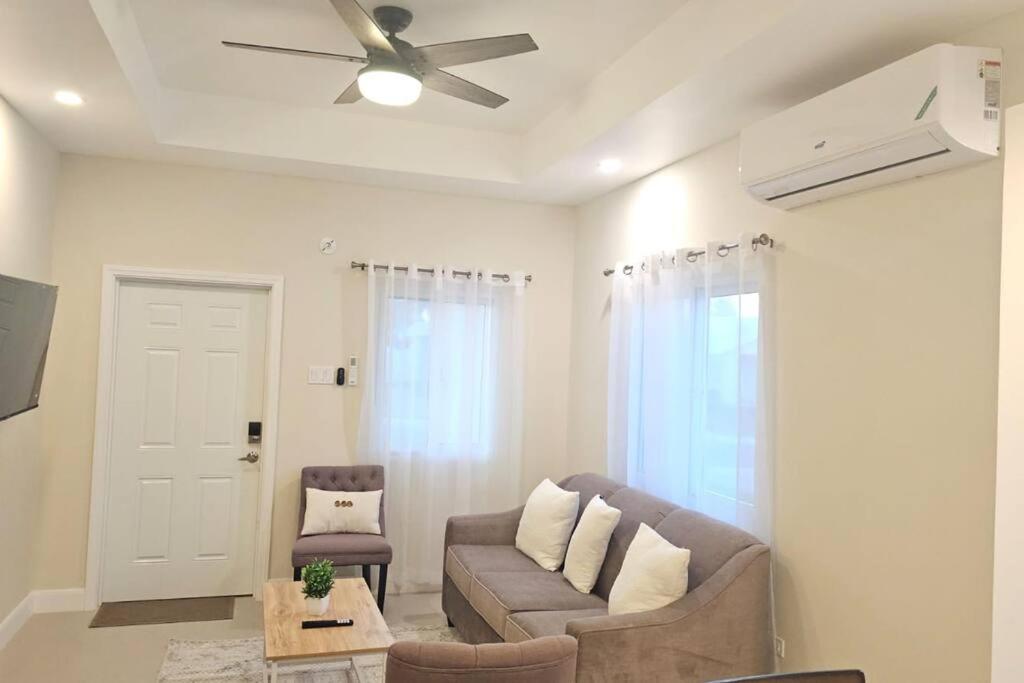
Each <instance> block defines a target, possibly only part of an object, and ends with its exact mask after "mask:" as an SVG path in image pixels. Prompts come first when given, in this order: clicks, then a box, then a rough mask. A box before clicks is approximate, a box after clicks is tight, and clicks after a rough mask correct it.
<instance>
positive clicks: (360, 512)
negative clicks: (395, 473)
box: [302, 488, 384, 536]
mask: <svg viewBox="0 0 1024 683" xmlns="http://www.w3.org/2000/svg"><path fill="white" fill-rule="evenodd" d="M382 495H384V492H383V491H324V490H322V489H310V488H307V489H306V517H305V519H304V520H303V521H302V535H303V536H310V535H312V534H340V533H347V534H380V497H381V496H382Z"/></svg>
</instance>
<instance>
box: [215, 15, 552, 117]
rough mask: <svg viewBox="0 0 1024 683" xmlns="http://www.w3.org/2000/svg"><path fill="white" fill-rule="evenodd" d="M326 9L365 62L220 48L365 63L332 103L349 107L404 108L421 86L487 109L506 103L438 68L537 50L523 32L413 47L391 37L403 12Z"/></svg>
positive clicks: (282, 50) (404, 19)
mask: <svg viewBox="0 0 1024 683" xmlns="http://www.w3.org/2000/svg"><path fill="white" fill-rule="evenodd" d="M331 4H332V5H334V9H335V10H336V11H337V12H338V14H339V15H340V16H341V19H342V21H344V22H345V25H346V26H348V29H349V30H350V31H351V32H352V34H353V35H354V36H355V37H356V39H357V40H358V41H359V42H360V44H362V46H363V47H364V48H365V49H366V56H365V57H354V56H351V55H339V54H335V53H333V52H317V51H314V50H299V49H294V48H289V47H275V46H272V45H254V44H252V43H236V42H232V41H227V40H224V41H221V44H223V45H225V46H226V47H235V48H241V49H244V50H259V51H261V52H276V53H279V54H286V55H297V56H300V57H314V58H317V59H333V60H336V61H341V62H352V63H355V64H366V66H365V67H364V68H363V69H361V70H360V71H359V75H358V77H357V78H356V80H355V81H353V82H352V84H351V85H349V86H348V87H347V88H345V91H344V92H343V93H341V95H339V96H338V99H336V100H334V103H335V104H352V103H353V102H358V101H359V100H360V99H361V98H363V97H365V98H366V99H368V100H370V101H372V102H377V103H378V104H386V105H391V106H405V105H409V104H412V103H413V102H415V101H416V100H417V99H419V96H420V91H421V89H422V88H423V87H424V86H426V87H427V88H430V89H431V90H436V91H437V92H440V93H444V94H445V95H451V96H452V97H457V98H459V99H460V100H466V101H467V102H472V103H473V104H480V105H483V106H485V107H490V108H491V109H496V108H498V107H500V106H501V105H503V104H505V103H506V102H508V98H507V97H502V96H501V95H499V94H498V93H495V92H491V91H490V90H488V89H486V88H482V87H480V86H479V85H476V84H475V83H470V82H469V81H467V80H465V79H462V78H459V77H458V76H456V75H454V74H451V73H448V72H447V71H444V70H443V69H442V67H446V66H456V65H458V64H472V63H473V62H483V61H486V60H489V59H498V58H499V57H508V56H511V55H517V54H520V53H522V52H531V51H533V50H536V49H538V48H537V44H536V43H535V42H533V38H531V37H530V34H528V33H519V34H516V35H510V36H497V37H494V38H478V39H476V40H459V41H456V42H454V43H438V44H436V45H421V46H419V47H414V46H412V45H410V44H409V43H407V42H406V41H404V40H402V39H401V38H399V37H398V36H397V35H396V34H398V33H401V32H402V31H404V30H405V29H406V28H408V27H409V24H411V23H412V12H410V11H409V10H407V9H405V8H402V7H392V6H389V5H385V6H383V7H378V8H376V9H375V10H373V18H370V15H369V14H367V13H366V11H365V10H364V9H363V8H362V7H360V6H359V3H357V2H356V0H331ZM374 19H376V21H374ZM385 32H386V33H385Z"/></svg>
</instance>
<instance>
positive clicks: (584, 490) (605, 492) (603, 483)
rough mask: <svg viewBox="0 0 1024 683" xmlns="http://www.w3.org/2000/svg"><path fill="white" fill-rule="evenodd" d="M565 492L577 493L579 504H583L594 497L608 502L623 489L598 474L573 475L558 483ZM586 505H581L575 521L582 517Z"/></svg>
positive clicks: (621, 486)
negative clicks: (578, 493) (578, 494)
mask: <svg viewBox="0 0 1024 683" xmlns="http://www.w3.org/2000/svg"><path fill="white" fill-rule="evenodd" d="M558 485H559V486H561V487H562V488H563V489H565V490H566V491H579V492H580V502H581V503H585V502H586V501H588V500H590V499H591V498H593V497H594V496H601V497H602V498H604V499H605V501H607V500H608V498H609V497H610V496H611V495H612V494H613V493H615V492H616V491H618V490H619V489H622V488H625V486H623V485H622V484H620V483H619V482H617V481H612V480H611V479H609V478H608V477H602V476H601V475H600V474H590V473H586V474H574V475H573V476H571V477H566V478H565V479H563V480H562V481H560V482H558ZM585 508H586V505H581V506H580V509H579V512H578V513H577V515H576V521H577V522H578V521H579V518H580V517H582V516H583V510H584V509H585Z"/></svg>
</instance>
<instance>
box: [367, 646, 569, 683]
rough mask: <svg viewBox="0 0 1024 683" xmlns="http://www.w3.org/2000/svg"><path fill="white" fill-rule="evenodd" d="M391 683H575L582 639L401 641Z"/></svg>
mask: <svg viewBox="0 0 1024 683" xmlns="http://www.w3.org/2000/svg"><path fill="white" fill-rule="evenodd" d="M385 669H386V671H387V674H386V678H385V682H386V683H572V682H573V681H575V680H576V640H575V639H573V638H570V637H569V636H552V637H548V638H538V639H536V640H529V641H526V642H525V643H500V644H497V643H495V644H490V645H466V644H465V643H420V642H416V641H399V642H397V643H395V644H394V645H392V646H391V649H390V650H389V651H388V661H387V666H386V667H385Z"/></svg>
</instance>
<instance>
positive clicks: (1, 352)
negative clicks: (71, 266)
mask: <svg viewBox="0 0 1024 683" xmlns="http://www.w3.org/2000/svg"><path fill="white" fill-rule="evenodd" d="M56 305H57V288H56V287H54V286H52V285H44V284H42V283H41V282H32V281H30V280H21V279H18V278H16V277H9V276H7V275H0V420H6V419H7V418H9V417H13V416H14V415H17V414H19V413H24V412H25V411H28V410H32V409H33V408H36V407H38V406H39V388H40V386H41V385H42V383H43V367H44V366H45V365H46V349H47V348H48V347H49V345H50V328H51V327H52V325H53V309H54V307H55V306H56Z"/></svg>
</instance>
